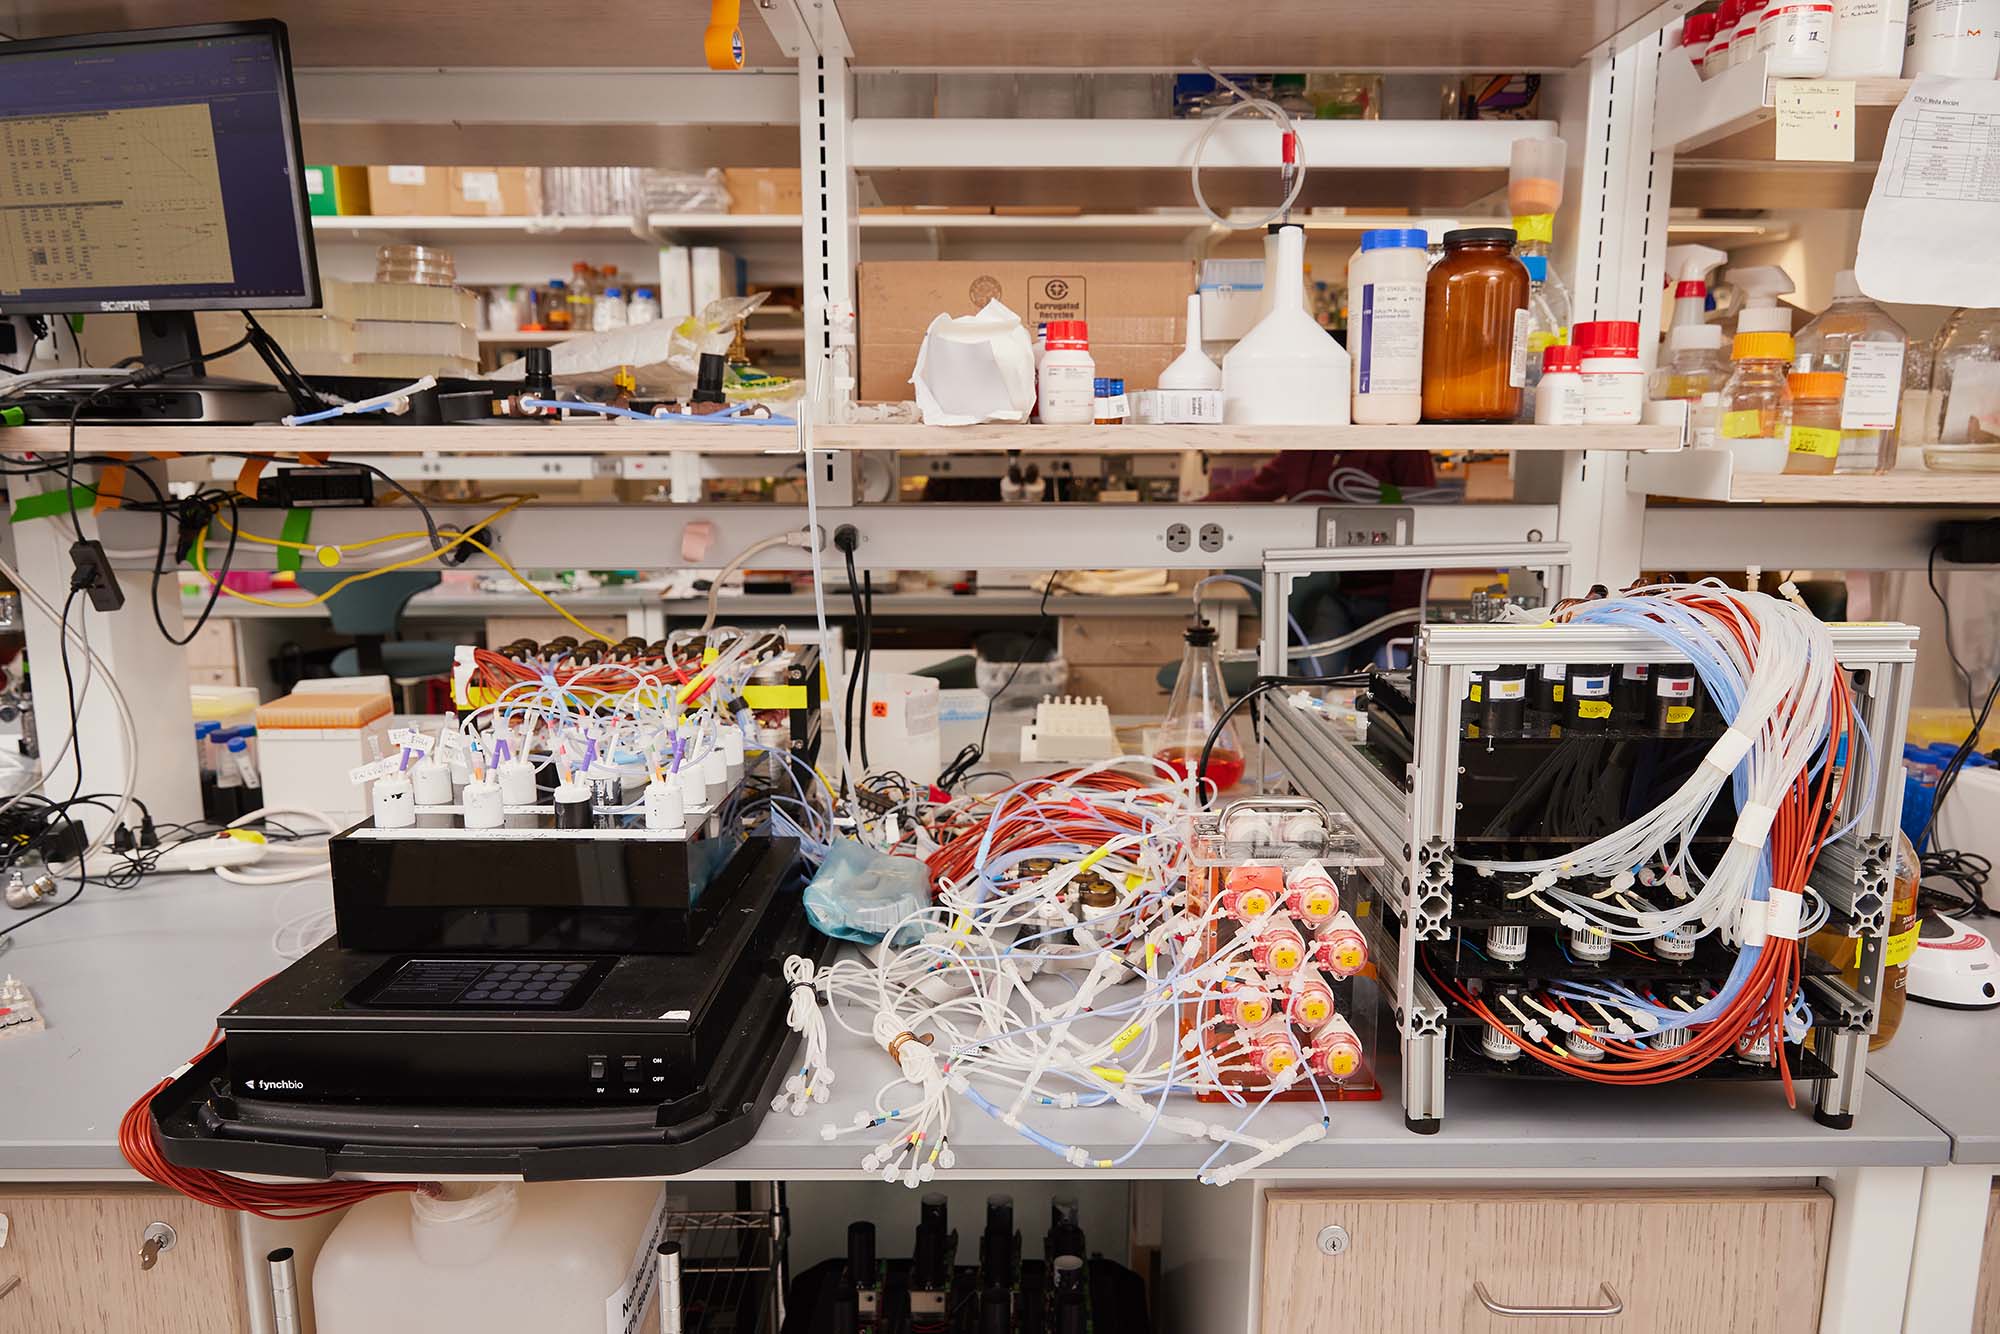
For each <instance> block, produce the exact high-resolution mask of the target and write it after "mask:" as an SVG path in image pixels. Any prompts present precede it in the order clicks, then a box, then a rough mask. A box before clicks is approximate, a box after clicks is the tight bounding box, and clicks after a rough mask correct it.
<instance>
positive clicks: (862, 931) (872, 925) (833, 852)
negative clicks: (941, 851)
mask: <svg viewBox="0 0 2000 1334" xmlns="http://www.w3.org/2000/svg"><path fill="white" fill-rule="evenodd" d="M805 902H806V919H807V920H808V921H810V922H811V923H812V924H813V926H814V927H815V928H817V929H818V930H819V931H821V932H822V933H824V934H826V935H829V936H832V937H833V938H834V939H835V940H855V941H860V942H861V943H862V944H864V945H874V944H879V943H880V942H881V939H882V937H883V936H884V935H886V934H887V933H888V932H889V931H890V930H891V929H893V928H894V927H895V926H896V924H897V923H898V922H902V921H904V920H905V919H906V918H908V917H910V915H911V914H912V913H917V912H921V911H923V910H924V909H925V908H928V907H930V904H931V875H930V869H929V868H928V867H926V866H925V865H924V864H923V863H922V862H920V861H917V860H916V859H915V858H913V857H891V856H890V855H889V854H888V853H886V852H877V851H876V850H875V849H873V848H871V847H869V846H867V845H866V844H864V843H857V842H855V841H854V840H853V839H842V840H840V841H838V842H836V843H835V844H834V845H833V846H832V847H831V848H830V849H828V851H827V854H826V860H825V861H823V862H821V863H820V867H819V871H818V872H817V873H816V874H814V876H813V878H812V882H811V883H810V884H808V885H807V886H806V893H805ZM896 934H897V938H896V940H895V941H893V942H891V943H892V944H903V943H906V942H908V941H912V940H915V939H917V938H918V936H919V935H921V934H922V925H921V923H920V922H916V921H912V922H910V923H909V925H907V926H905V927H904V928H903V929H902V930H901V931H898V932H897V933H896Z"/></svg>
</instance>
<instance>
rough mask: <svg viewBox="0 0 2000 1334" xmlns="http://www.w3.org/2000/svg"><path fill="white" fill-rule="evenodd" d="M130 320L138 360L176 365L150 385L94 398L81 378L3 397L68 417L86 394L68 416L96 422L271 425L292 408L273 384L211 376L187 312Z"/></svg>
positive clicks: (45, 417)
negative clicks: (79, 407) (79, 408)
mask: <svg viewBox="0 0 2000 1334" xmlns="http://www.w3.org/2000/svg"><path fill="white" fill-rule="evenodd" d="M137 318H138V321H139V359H140V360H141V361H142V362H144V363H145V364H146V365H148V366H178V367H181V369H178V370H175V371H172V372H170V373H169V374H167V375H166V376H164V377H162V378H161V379H158V380H155V381H152V382H151V383H149V384H144V385H132V386H125V387H122V388H117V389H106V390H104V391H102V392H101V393H98V394H97V395H96V396H95V397H90V395H91V391H92V389H93V388H95V387H96V386H95V385H93V384H92V383H90V382H88V381H85V382H84V383H82V384H81V385H79V384H75V383H71V384H60V383H57V384H50V385H46V386H41V387H37V388H36V389H33V390H30V391H28V392H25V393H22V394H20V395H17V396H16V397H14V398H12V399H10V400H9V402H10V403H12V404H13V405H15V406H18V407H21V408H24V409H25V410H26V411H27V415H28V417H29V419H30V420H31V421H41V422H68V421H70V420H71V419H72V418H71V414H72V413H75V412H76V411H77V403H78V401H79V400H81V399H84V398H87V397H88V398H89V401H88V402H87V403H85V404H84V405H83V410H82V411H81V412H80V413H78V414H77V415H76V417H75V418H74V420H76V421H78V422H81V423H84V424H86V425H100V426H101V425H109V424H117V425H126V426H139V425H145V426H247V425H255V424H257V423H267V424H268V423H272V422H277V421H280V420H282V419H283V418H284V417H285V415H286V414H287V413H290V412H292V411H294V407H293V404H292V400H291V396H290V395H289V394H287V393H286V392H285V391H284V390H283V389H280V388H279V387H278V386H277V385H274V384H263V383H259V382H257V381H254V380H225V379H218V378H216V377H213V376H210V375H209V374H208V373H207V372H206V370H205V369H204V368H203V367H202V365H201V363H200V362H198V361H195V358H197V357H199V356H200V355H201V336H200V334H199V333H198V332H197V330H196V327H195V319H194V312H193V311H187V310H169V311H141V312H140V313H139V314H138V316H137ZM185 362H194V364H193V365H183V363H185ZM129 374H130V372H129V371H125V372H121V371H118V370H115V369H107V370H106V371H105V381H106V382H110V383H116V382H117V380H118V379H119V378H120V377H121V376H123V375H129Z"/></svg>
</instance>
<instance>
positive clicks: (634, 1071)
mask: <svg viewBox="0 0 2000 1334" xmlns="http://www.w3.org/2000/svg"><path fill="white" fill-rule="evenodd" d="M624 1065H625V1078H627V1079H637V1078H638V1077H639V1058H638V1057H637V1056H627V1057H626V1058H625V1061H624Z"/></svg>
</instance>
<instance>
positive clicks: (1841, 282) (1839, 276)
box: [1833, 269, 1863, 301]
mask: <svg viewBox="0 0 2000 1334" xmlns="http://www.w3.org/2000/svg"><path fill="white" fill-rule="evenodd" d="M1861 295H1863V292H1862V291H1861V282H1860V280H1859V279H1857V278H1856V277H1855V276H1854V270H1853V269H1842V270H1841V271H1840V272H1839V273H1836V274H1834V275H1833V299H1834V300H1835V301H1839V300H1842V299H1843V298H1846V297H1850V296H1861Z"/></svg>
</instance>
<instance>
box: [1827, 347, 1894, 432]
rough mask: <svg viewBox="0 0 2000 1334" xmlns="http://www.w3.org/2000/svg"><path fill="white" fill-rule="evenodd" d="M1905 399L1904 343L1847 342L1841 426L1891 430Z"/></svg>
mask: <svg viewBox="0 0 2000 1334" xmlns="http://www.w3.org/2000/svg"><path fill="white" fill-rule="evenodd" d="M1902 402H1903V345H1902V344H1901V343H1863V342H1852V343H1849V344H1848V345H1847V386H1846V388H1844V389H1843V390H1842V391H1841V395H1840V429H1841V430H1843V431H1890V430H1894V429H1895V426H1896V410H1897V408H1899V407H1900V406H1901V405H1902Z"/></svg>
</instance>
